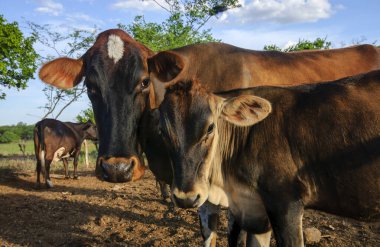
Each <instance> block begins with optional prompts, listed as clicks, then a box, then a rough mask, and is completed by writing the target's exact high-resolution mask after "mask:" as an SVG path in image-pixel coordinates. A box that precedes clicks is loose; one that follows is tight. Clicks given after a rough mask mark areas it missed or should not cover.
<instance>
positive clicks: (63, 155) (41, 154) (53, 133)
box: [34, 119, 97, 188]
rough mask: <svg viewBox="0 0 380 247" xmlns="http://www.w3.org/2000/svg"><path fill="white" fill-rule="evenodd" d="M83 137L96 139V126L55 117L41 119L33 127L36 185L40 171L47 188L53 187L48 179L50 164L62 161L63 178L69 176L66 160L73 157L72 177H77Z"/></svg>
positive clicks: (38, 182) (38, 185)
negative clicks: (62, 120)
mask: <svg viewBox="0 0 380 247" xmlns="http://www.w3.org/2000/svg"><path fill="white" fill-rule="evenodd" d="M85 139H89V140H93V141H96V140H97V134H96V128H95V125H93V124H92V123H91V122H87V123H71V122H61V121H58V120H55V119H43V120H41V121H39V122H37V123H36V126H35V127H34V151H35V154H36V159H37V169H36V170H37V187H40V184H41V182H40V173H41V169H42V173H43V174H44V180H45V184H46V187H47V188H51V187H53V184H52V182H51V181H50V165H51V163H52V162H56V161H59V160H62V161H63V164H64V167H65V178H69V172H68V160H67V158H69V157H73V158H74V179H77V178H78V175H77V166H78V157H79V153H80V149H81V146H82V143H83V141H84V140H85Z"/></svg>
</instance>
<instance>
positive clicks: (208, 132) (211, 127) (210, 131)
mask: <svg viewBox="0 0 380 247" xmlns="http://www.w3.org/2000/svg"><path fill="white" fill-rule="evenodd" d="M214 127H215V124H214V123H212V124H210V125H209V126H208V128H207V134H208V135H210V134H211V133H212V132H213V131H214Z"/></svg>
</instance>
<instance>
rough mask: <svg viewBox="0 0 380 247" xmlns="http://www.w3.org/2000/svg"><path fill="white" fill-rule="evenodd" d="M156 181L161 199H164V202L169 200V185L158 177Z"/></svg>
mask: <svg viewBox="0 0 380 247" xmlns="http://www.w3.org/2000/svg"><path fill="white" fill-rule="evenodd" d="M156 181H157V183H158V185H159V186H160V191H161V196H162V199H164V202H170V192H169V185H168V184H166V183H165V182H163V181H160V180H158V179H157V180H156Z"/></svg>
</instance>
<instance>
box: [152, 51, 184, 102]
mask: <svg viewBox="0 0 380 247" xmlns="http://www.w3.org/2000/svg"><path fill="white" fill-rule="evenodd" d="M183 67H184V59H183V58H182V57H181V56H179V55H177V54H175V53H173V52H171V51H163V52H159V53H157V54H156V55H155V56H153V57H151V58H149V59H148V68H149V73H150V76H151V81H152V85H151V88H150V91H149V102H150V108H151V109H155V108H157V107H158V106H159V105H160V104H161V102H162V101H163V99H164V96H165V92H166V89H165V87H166V85H165V83H167V82H170V81H172V80H173V79H174V78H176V77H177V76H178V74H179V73H181V71H182V69H183Z"/></svg>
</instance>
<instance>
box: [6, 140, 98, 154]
mask: <svg viewBox="0 0 380 247" xmlns="http://www.w3.org/2000/svg"><path fill="white" fill-rule="evenodd" d="M87 143H88V152H89V153H90V154H93V153H94V152H95V153H96V147H95V145H94V144H93V143H92V142H91V141H87ZM25 150H26V152H25V153H26V155H34V143H33V141H32V140H29V141H26V142H25ZM82 151H84V146H82ZM14 154H18V155H22V152H21V151H20V148H19V146H18V142H12V143H0V155H1V156H9V155H14Z"/></svg>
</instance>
